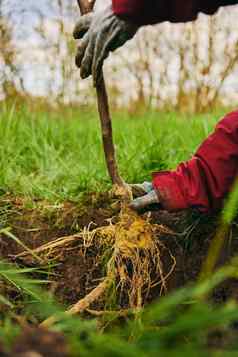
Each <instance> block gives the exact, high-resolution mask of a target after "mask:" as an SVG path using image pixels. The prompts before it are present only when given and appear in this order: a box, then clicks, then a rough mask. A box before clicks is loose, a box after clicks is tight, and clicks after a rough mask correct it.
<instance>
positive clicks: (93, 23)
mask: <svg viewBox="0 0 238 357" xmlns="http://www.w3.org/2000/svg"><path fill="white" fill-rule="evenodd" d="M137 29H138V26H136V25H135V24H132V23H130V22H128V21H124V20H122V19H120V18H119V17H117V16H116V15H114V14H113V12H112V8H111V6H110V7H108V8H107V9H105V10H103V11H100V12H98V13H90V14H87V15H84V16H82V17H81V18H80V20H79V22H78V23H77V25H76V27H75V29H74V38H75V39H81V42H80V44H79V47H78V52H77V55H76V65H77V66H78V67H80V68H81V71H80V73H81V77H82V78H83V79H84V78H87V77H88V76H90V75H91V74H92V75H93V80H94V84H97V83H98V81H99V80H100V76H101V73H102V66H103V61H104V60H105V59H106V58H107V57H108V55H109V52H111V51H114V50H116V49H117V48H118V47H120V46H122V45H124V43H125V42H127V41H128V40H129V39H131V38H132V37H133V36H134V35H135V33H136V31H137Z"/></svg>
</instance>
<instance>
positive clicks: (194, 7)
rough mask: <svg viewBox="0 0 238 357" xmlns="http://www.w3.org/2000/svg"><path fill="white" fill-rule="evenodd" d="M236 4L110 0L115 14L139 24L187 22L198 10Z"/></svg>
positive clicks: (192, 0) (208, 0) (204, 0)
mask: <svg viewBox="0 0 238 357" xmlns="http://www.w3.org/2000/svg"><path fill="white" fill-rule="evenodd" d="M234 4H238V0H236V1H235V0H112V7H113V11H114V13H115V14H116V15H118V16H122V17H125V18H129V19H130V20H131V21H133V22H135V23H137V24H139V25H147V24H155V23H159V22H163V21H170V22H187V21H191V20H194V19H196V17H197V15H198V13H199V12H204V13H206V14H213V13H215V12H216V11H217V9H218V8H219V7H220V6H226V5H234Z"/></svg>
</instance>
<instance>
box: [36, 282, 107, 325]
mask: <svg viewBox="0 0 238 357" xmlns="http://www.w3.org/2000/svg"><path fill="white" fill-rule="evenodd" d="M110 284H111V280H110V279H109V278H105V279H104V280H103V281H102V282H101V283H100V284H99V285H98V286H97V287H96V288H95V289H93V290H92V291H91V292H90V293H89V294H88V295H87V296H85V297H84V298H83V299H81V300H79V301H78V302H77V303H76V304H75V305H73V306H72V307H71V308H70V309H69V310H67V311H66V315H76V314H79V313H82V312H83V311H85V310H86V309H87V308H88V307H89V306H90V305H91V304H92V303H93V302H94V301H96V300H97V299H99V298H100V297H101V296H102V295H103V294H104V293H105V291H106V290H107V288H108V286H110ZM56 322H57V317H56V316H51V317H49V318H48V319H47V320H45V321H43V322H42V323H41V324H40V326H41V327H44V328H49V327H50V326H52V325H54V324H55V323H56Z"/></svg>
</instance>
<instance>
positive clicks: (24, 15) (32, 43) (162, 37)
mask: <svg viewBox="0 0 238 357" xmlns="http://www.w3.org/2000/svg"><path fill="white" fill-rule="evenodd" d="M103 2H105V1H103V0H101V3H103ZM102 5H103V4H102ZM99 7H100V5H99ZM237 15H238V7H237V8H236V7H230V8H226V9H221V10H220V11H219V12H218V14H216V15H215V16H213V17H207V16H205V15H200V17H199V19H198V20H197V21H196V22H193V23H189V24H176V25H175V24H169V23H164V24H160V25H157V26H153V27H152V26H148V27H145V28H142V29H140V31H139V32H138V34H137V35H136V37H135V39H133V40H132V41H130V42H129V43H128V44H127V45H126V46H125V47H124V48H122V49H120V50H118V51H117V52H116V53H114V54H112V55H111V56H110V58H109V59H108V60H107V63H106V65H105V71H106V78H107V81H108V86H109V87H110V94H111V101H112V103H113V104H114V106H117V107H122V106H127V107H128V108H130V110H134V109H135V108H138V107H140V106H143V107H155V108H161V109H166V108H170V109H171V108H173V109H176V110H183V111H184V110H187V111H190V112H194V111H196V112H198V111H205V110H210V109H211V108H214V107H215V106H224V105H230V104H233V103H234V102H235V101H237V100H238V90H237V89H238V83H236V78H237V71H238V66H237V64H238V24H237V21H236V17H237ZM78 16H79V14H78V8H77V3H76V0H75V1H72V0H53V1H50V0H41V1H40V2H38V3H37V2H35V1H34V0H23V1H21V2H19V0H0V36H1V42H0V99H1V100H6V99H7V98H16V96H17V97H20V98H29V97H33V98H35V97H37V98H42V99H43V100H47V101H50V102H51V103H54V104H57V103H64V104H69V103H70V104H75V105H78V104H80V105H82V104H83V105H87V104H91V103H93V102H94V91H93V88H92V86H91V80H90V79H89V80H86V81H82V80H80V77H79V71H78V70H77V69H76V68H75V64H74V54H75V50H76V44H75V43H74V40H73V39H72V35H71V34H72V29H73V25H74V23H75V22H76V21H77V18H78Z"/></svg>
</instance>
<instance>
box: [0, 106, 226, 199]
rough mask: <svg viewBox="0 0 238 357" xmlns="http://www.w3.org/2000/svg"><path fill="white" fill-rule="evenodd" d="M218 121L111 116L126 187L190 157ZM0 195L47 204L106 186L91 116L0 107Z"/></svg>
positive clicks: (156, 115)
mask: <svg viewBox="0 0 238 357" xmlns="http://www.w3.org/2000/svg"><path fill="white" fill-rule="evenodd" d="M221 116H222V113H219V114H209V115H206V114H204V115H197V116H189V115H179V114H176V113H159V112H149V113H146V114H143V115H142V114H141V115H133V117H132V116H129V115H128V114H127V113H116V114H115V115H113V117H114V118H113V126H114V138H115V144H116V149H117V156H118V161H119V167H120V171H121V174H122V176H123V177H124V179H125V180H126V181H127V182H140V181H143V180H150V173H151V171H153V170H161V169H168V168H174V167H176V165H177V164H178V163H179V162H180V161H182V160H187V159H189V158H190V157H191V155H192V154H193V152H194V151H195V150H196V148H197V146H198V145H199V144H200V143H201V142H202V140H203V139H204V138H205V137H206V136H207V135H208V133H209V132H210V131H211V130H212V129H213V127H214V125H215V123H216V121H217V120H218V119H219V118H220V117H221ZM0 118H1V119H0V137H1V141H0V190H1V192H2V193H4V192H11V193H13V194H14V195H24V196H25V197H29V198H30V197H37V198H44V199H49V200H53V201H55V200H64V199H78V198H79V196H80V194H81V193H82V192H84V191H92V190H104V189H107V188H108V187H109V185H110V180H109V178H108V175H107V172H106V168H105V163H104V157H103V152H102V145H101V134H100V128H99V121H98V117H97V112H96V111H94V110H91V111H89V112H86V110H83V109H81V110H80V109H75V110H73V109H62V110H55V111H54V110H50V111H49V110H48V111H46V110H43V109H42V110H39V109H38V110H36V111H33V110H32V109H31V108H30V107H29V108H28V107H27V105H25V104H24V105H22V106H21V107H20V106H19V105H18V106H17V107H15V106H14V105H12V107H10V108H9V107H3V108H2V109H1V117H0Z"/></svg>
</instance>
